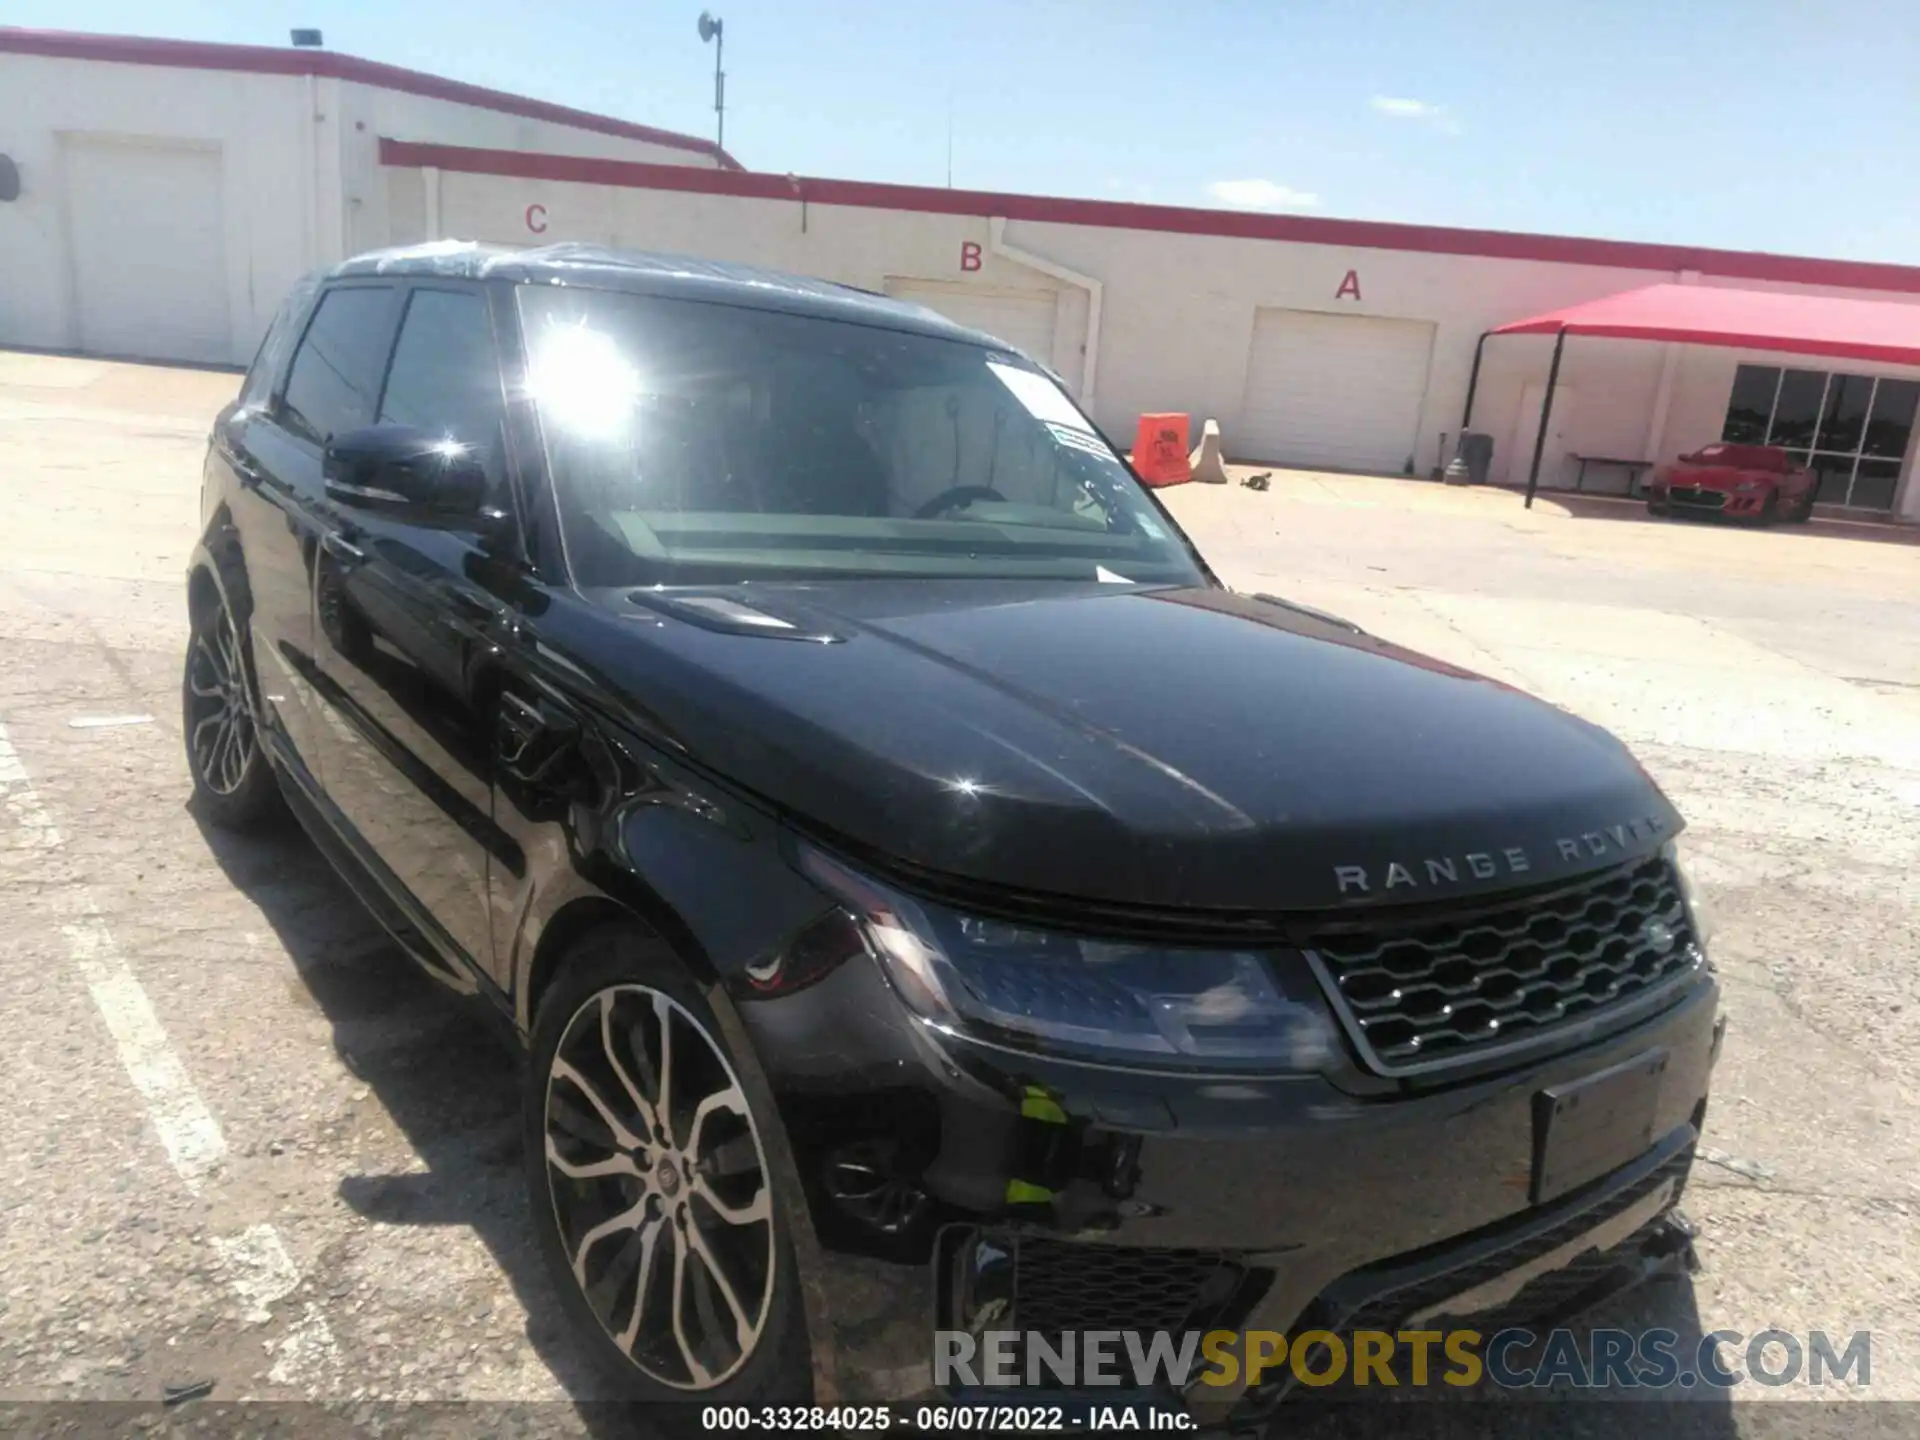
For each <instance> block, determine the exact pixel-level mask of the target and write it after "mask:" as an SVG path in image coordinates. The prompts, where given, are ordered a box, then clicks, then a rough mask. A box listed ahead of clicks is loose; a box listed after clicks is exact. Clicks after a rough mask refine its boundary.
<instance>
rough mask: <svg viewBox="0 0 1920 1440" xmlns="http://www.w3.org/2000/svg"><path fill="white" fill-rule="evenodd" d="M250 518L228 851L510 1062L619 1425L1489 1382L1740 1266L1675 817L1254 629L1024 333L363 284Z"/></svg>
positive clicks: (1415, 686)
mask: <svg viewBox="0 0 1920 1440" xmlns="http://www.w3.org/2000/svg"><path fill="white" fill-rule="evenodd" d="M203 509H204V519H205V528H204V534H203V537H202V540H201V543H200V545H199V546H198V548H197V550H196V552H195V555H194V557H193V561H192V567H191V571H190V576H189V587H188V589H189V604H190V607H191V615H192V639H191V642H190V649H189V653H188V656H187V662H186V674H185V679H184V686H183V703H184V706H185V721H186V734H187V737H188V751H189V761H190V766H191V771H192V776H193V783H194V788H195V792H196V799H197V802H198V804H199V805H200V807H201V808H202V811H203V813H205V814H206V815H208V816H209V817H210V818H211V819H212V820H214V821H215V822H216V823H220V824H223V825H227V826H232V827H236V828H244V827H246V826H249V825H253V824H257V823H260V822H263V821H267V820H269V819H270V818H272V817H273V816H274V815H275V814H277V813H280V812H283V811H284V810H288V809H290V810H291V811H292V812H293V813H294V815H296V816H297V817H298V819H299V821H300V822H301V824H302V825H303V826H304V827H305V829H306V830H307V831H308V832H310V834H311V836H312V837H313V839H314V841H315V842H316V843H317V844H318V846H319V847H320V848H321V849H322V850H323V851H324V852H325V853H326V855H327V856H328V857H329V859H330V860H331V861H332V862H333V863H334V864H335V865H336V866H337V867H338V868H339V870H340V872H341V873H342V875H344V876H345V877H346V879H347V881H348V882H349V883H350V884H351V885H352V887H353V888H354V890H355V891H356V892H357V893H358V894H359V896H360V897H361V898H362V899H363V900H364V902H365V903H366V905H367V906H368V908H369V909H370V910H371V911H372V912H373V914H374V915H376V916H377V917H378V918H379V920H380V922H381V923H382V924H383V925H384V926H385V927H386V928H387V929H388V930H389V931H390V932H391V933H392V935H393V936H394V938H395V939H396V941H397V942H398V943H399V946H400V947H401V948H402V949H403V950H404V951H405V952H406V953H407V954H408V955H409V956H410V957H411V958H412V959H413V960H414V961H416V962H417V963H418V964H419V965H421V966H422V967H424V968H425V969H426V970H427V971H428V972H429V973H431V974H432V975H434V976H435V977H437V978H438V979H440V980H441V981H443V982H444V983H445V984H446V985H447V986H449V987H450V988H451V989H453V990H455V991H457V992H460V993H462V994H464V995H467V996H470V997H473V998H474V999H475V1000H477V1001H478V1002H479V1003H481V1004H482V1005H484V1006H485V1007H487V1008H488V1009H490V1010H491V1011H492V1012H494V1013H496V1014H497V1015H498V1017H499V1018H501V1019H502V1020H503V1021H504V1022H506V1026H507V1028H508V1029H509V1030H510V1032H511V1034H512V1036H513V1037H514V1039H515V1041H516V1043H517V1045H518V1046H519V1047H520V1049H521V1050H522V1051H523V1053H524V1056H525V1062H526V1063H525V1068H524V1074H525V1130H526V1166H527V1181H528V1185H529V1187H530V1193H531V1199H532V1206H531V1208H532V1215H533V1222H534V1224H535V1225H536V1226H537V1227H538V1231H539V1240H540V1244H541V1246H542V1248H543V1250H544V1252H545V1254H546V1256H547V1257H548V1260H549V1261H550V1263H551V1267H552V1271H553V1275H554V1282H555V1284H556V1285H557V1286H558V1288H559V1290H560V1292H561V1295H562V1300H563V1304H564V1305H565V1307H566V1308H567V1310H568V1312H569V1314H570V1315H571V1317H572V1319H573V1320H574V1322H575V1323H576V1325H577V1328H578V1332H579V1339H580V1344H581V1345H582V1346H584V1347H585V1348H586V1349H588V1350H590V1351H591V1352H592V1353H593V1354H594V1355H595V1356H596V1357H597V1358H598V1359H599V1360H600V1361H601V1362H603V1364H604V1367H605V1369H606V1372H607V1374H608V1376H609V1377H610V1379H611V1381H612V1383H613V1384H614V1385H616V1386H617V1387H618V1388H619V1392H620V1393H622V1394H626V1395H631V1396H633V1397H635V1398H639V1399H652V1400H663V1401H672V1400H678V1401H692V1402H697V1403H699V1404H702V1405H739V1404H758V1403H762V1402H765V1403H787V1402H796V1401H798V1402H803V1403H804V1402H808V1401H810V1400H811V1401H818V1402H821V1403H831V1402H833V1401H835V1400H839V1401H847V1402H852V1401H857V1400H861V1399H878V1398H889V1397H897V1396H901V1395H906V1394H911V1393H913V1392H914V1391H915V1390H916V1389H918V1388H919V1387H921V1386H923V1385H925V1384H926V1383H927V1380H928V1375H929V1368H928V1367H929V1357H930V1355H931V1353H932V1348H933V1332H934V1331H935V1330H960V1331H966V1330H972V1331H975V1332H979V1331H982V1330H1021V1331H1038V1332H1047V1333H1058V1332H1061V1331H1082V1332H1084V1331H1091V1330H1136V1331H1138V1330H1148V1331H1158V1330H1171V1331H1179V1332H1186V1331H1192V1330H1210V1329H1215V1328H1221V1327H1224V1328H1229V1329H1242V1330H1251V1329H1263V1330H1273V1331H1281V1332H1292V1333H1298V1332H1300V1331H1301V1330H1302V1329H1303V1328H1326V1329H1330V1330H1333V1331H1335V1332H1338V1331H1339V1330H1341V1329H1342V1328H1343V1327H1344V1328H1349V1329H1359V1328H1378V1329H1387V1330H1391V1329H1394V1328H1396V1327H1397V1326H1400V1325H1402V1324H1406V1323H1410V1322H1413V1321H1415V1320H1427V1319H1431V1317H1448V1316H1451V1317H1456V1318H1458V1319H1460V1321H1461V1322H1462V1323H1470V1324H1473V1325H1476V1326H1479V1327H1480V1328H1482V1329H1490V1328H1493V1326H1494V1325H1495V1323H1496V1322H1497V1321H1498V1320H1499V1319H1501V1318H1502V1317H1515V1316H1520V1317H1525V1318H1530V1319H1535V1320H1539V1319H1542V1318H1544V1317H1546V1316H1549V1315H1556V1316H1557V1315H1560V1314H1563V1313H1566V1312H1567V1311H1568V1310H1569V1309H1571V1308H1577V1306H1578V1305H1580V1304H1581V1303H1583V1302H1586V1301H1590V1300H1592V1299H1593V1298H1595V1297H1596V1296H1598V1295H1601V1294H1604V1293H1607V1292H1609V1291H1611V1290H1612V1289H1615V1288H1618V1287H1619V1286H1621V1285H1623V1284H1625V1283H1627V1282H1629V1281H1631V1280H1632V1279H1634V1278H1636V1277H1638V1276H1641V1275H1644V1274H1646V1273H1648V1272H1649V1271H1650V1270H1651V1269H1654V1268H1658V1267H1661V1266H1665V1265H1670V1264H1673V1263H1675V1261H1676V1258H1679V1257H1683V1254H1684V1250H1685V1244H1684V1237H1685V1234H1686V1230H1685V1227H1684V1222H1683V1221H1681V1220H1679V1218H1678V1217H1677V1214H1676V1212H1675V1211H1674V1208H1673V1207H1674V1205H1675V1202H1676V1201H1677V1199H1678V1198H1679V1194H1680V1191H1681V1187H1682V1186H1683V1184H1684V1182H1685V1179H1686V1176H1687V1170H1688V1166H1689V1163H1690V1161H1691V1158H1692V1153H1693V1147H1694V1144H1695V1141H1696V1139H1697V1136H1698V1133H1699V1130H1700V1127H1701V1124H1702V1121H1703V1117H1704V1114H1705V1106H1706V1095H1707V1087H1708V1076H1709V1072H1710V1070H1711V1068H1712V1064H1713V1061H1714V1059H1715V1056H1716V1054H1717V1050H1718V1041H1719V1024H1718V1020H1717V1010H1718V987H1717V984H1716V981H1715V979H1714V977H1713V973H1712V970H1711V967H1710V965H1709V964H1708V962H1707V959H1706V956H1705V954H1704V951H1703V948H1702V936H1701V934H1700V932H1699V928H1698V920H1697V916H1696V912H1695V907H1694V902H1693V899H1692V897H1691V894H1690V891H1689V888H1688V882H1687V879H1686V876H1685V873H1684V872H1683V870H1682V868H1681V864H1680V859H1679V856H1678V854H1677V850H1676V844H1675V842H1676V835H1677V832H1678V830H1679V829H1680V825H1681V822H1680V819H1679V817H1678V816H1677V815H1676V814H1675V812H1674V810H1673V808H1672V807H1671V805H1670V804H1669V803H1668V801H1667V800H1666V798H1665V797H1664V796H1663V795H1662V794H1661V792H1660V791H1659V789H1658V788H1656V786H1655V785H1654V784H1653V782H1652V781H1651V780H1650V779H1649V778H1648V776H1647V775H1646V773H1645V772H1644V771H1643V770H1642V769H1641V767H1640V766H1639V765H1638V764H1637V763H1636V762H1635V761H1634V760H1633V758H1632V757H1631V756H1630V755H1629V754H1628V753H1627V752H1626V750H1625V749H1624V748H1622V746H1621V745H1620V744H1619V743H1617V742H1616V741H1615V740H1613V739H1612V738H1610V737H1609V736H1608V735H1606V734H1604V733H1603V732H1601V731H1600V730H1598V729H1596V728H1595V727H1594V726H1592V725H1589V724H1587V723H1586V722H1584V721H1582V720H1579V719H1576V718H1574V717H1572V716H1570V715H1568V714H1566V713H1564V712H1562V711H1560V710H1557V709H1555V708H1552V707H1550V706H1548V705H1545V704H1542V703H1540V702H1537V701H1535V700H1532V699H1529V698H1528V697H1526V696H1525V695H1522V694H1520V693H1518V692H1516V691H1515V690H1513V689H1511V688H1509V687H1507V686H1505V685H1502V684H1498V683H1495V682H1493V681H1489V680H1487V679H1484V678H1481V677H1479V676H1476V675H1473V674H1470V673H1467V672H1465V671H1462V670H1459V669H1456V668H1454V667H1452V666H1450V665H1446V664H1442V663H1440V662H1437V661H1435V660H1432V659H1429V658H1427V657H1424V656H1422V655H1418V654H1414V653H1411V652H1409V651H1406V650H1403V649H1400V648H1398V647H1396V646H1394V645H1391V644H1388V643H1386V642H1385V641H1382V640H1379V639H1376V638H1374V637H1372V636H1370V635H1368V634H1365V633H1363V632H1362V631H1360V630H1358V629H1356V628H1355V627H1353V626H1351V625H1348V624H1346V623H1343V622H1342V621H1339V620H1337V619H1334V618H1332V617H1330V616H1326V615H1323V614H1320V613H1319V612H1316V611H1313V610H1310V609H1307V608H1304V607H1301V606H1298V605H1294V604H1290V603H1288V602H1286V601H1284V600H1282V599H1278V598H1274V597H1270V596H1253V595H1242V594H1236V593H1234V592H1232V591H1229V590H1227V589H1226V588H1224V587H1223V586H1222V585H1221V584H1220V583H1219V581H1217V580H1216V579H1215V578H1214V577H1213V576H1212V574H1210V573H1209V571H1208V569H1207V567H1206V565H1205V564H1204V562H1203V561H1202V560H1201V558H1200V557H1199V556H1198V555H1197V554H1196V553H1195V551H1194V550H1193V548H1192V546H1191V545H1190V544H1189V543H1188V542H1187V541H1186V539H1185V538H1184V537H1183V536H1182V535H1181V533H1180V531H1179V529H1178V528H1177V527H1176V526H1175V525H1174V523H1173V521H1172V520H1171V519H1170V518H1169V517H1168V515H1167V514H1166V512H1165V511H1164V510H1163V509H1162V508H1161V507H1160V506H1159V504H1158V503H1157V502H1156V500H1155V499H1154V497H1153V496H1152V495H1151V494H1150V493H1149V492H1148V491H1146V490H1145V489H1144V488H1143V487H1142V486H1141V485H1140V484H1139V483H1138V481H1137V480H1136V479H1135V478H1134V476H1133V475H1132V473H1131V472H1130V471H1129V469H1128V467H1127V465H1126V464H1125V463H1124V461H1123V460H1122V459H1121V457H1120V456H1119V455H1118V454H1116V453H1115V450H1114V449H1113V447H1112V446H1111V445H1110V444H1109V443H1108V442H1107V440H1106V439H1104V438H1103V437H1102V435H1101V434H1100V432H1099V431H1098V430H1097V429H1096V428H1095V427H1094V425H1093V424H1092V423H1091V422H1090V421H1089V420H1088V419H1087V418H1086V417H1085V416H1084V415H1083V414H1082V413H1081V412H1080V410H1079V409H1078V408H1077V407H1076V405H1075V404H1074V402H1073V401H1072V400H1071V399H1070V398H1069V397H1068V395H1067V393H1066V392H1065V390H1064V389H1063V388H1062V386H1061V384H1060V383H1059V382H1058V381H1057V380H1056V378H1055V377H1054V376H1053V375H1051V374H1050V373H1049V372H1047V371H1046V370H1045V369H1044V368H1042V367H1040V366H1038V365H1036V364H1034V363H1033V362H1032V361H1031V360H1029V359H1027V358H1026V357H1024V356H1022V355H1020V354H1018V353H1015V352H1013V351H1011V350H1009V349H1007V348H1006V347H1005V346H1003V345H1001V344H1000V343H999V342H997V341H995V340H993V339H992V338H991V337H989V336H986V335H982V334H978V333H975V332H972V331H968V330H964V329H961V328H959V327H957V326H955V325H953V324H951V323H949V322H947V321H945V320H943V319H941V318H939V317H938V316H935V315H933V314H931V313H929V312H928V311H926V310H923V309H920V308H918V307H914V306H910V305H905V304H900V303H896V302H893V301H889V300H886V299H883V298H881V297H877V296H874V295H869V294H866V293H864V292H861V291H856V290H852V289H847V288H843V287H840V286H836V285H831V284H826V283H822V282H816V281H811V280H804V279H796V278H792V277H787V276H782V275H774V274H768V273H764V272H759V271H752V270H746V269H741V268H736V267H727V266H720V265H715V264H710V263H707V262H703V261H696V260H688V259H681V258H663V257H649V256H643V255H633V254H623V253H614V252H606V251H600V250H592V249H586V248H581V247H574V246H556V247H552V248H549V249H545V250H536V251H531V252H519V253H513V252H505V251H494V250H489V249H485V248H481V247H475V246H469V245H457V244H441V245H433V246H427V247H422V248H418V249H413V250H406V251H390V252H384V253H381V254H376V255H370V256H365V257H362V258H359V259H355V260H352V261H349V262H347V263H345V264H343V265H340V266H338V267H336V268H334V269H332V270H330V271H327V272H326V273H324V274H321V275H316V276H313V277H311V278H309V279H308V280H306V281H304V282H303V283H302V284H300V285H299V286H298V287H297V288H296V290H295V292H294V293H293V294H292V295H291V296H290V297H289V299H288V300H287V302H286V304H285V306H284V308H283V309H282V311H281V313H280V315H279V318H278V319H277V320H276V322H275V323H274V325H273V327H272V329H271V331H270V333H269V334H268V336H267V338H266V341H265V343H264V345H263V347H262V349H261V351H260V354H259V356H258V358H257V359H256V361H255V363H254V365H253V367H252V370H251V372H250V373H249V374H248V376H247V378H246V381H245V384H244V386H243V388H242V390H241V393H240V395H239V397H238V399H237V400H236V401H235V402H234V404H233V405H231V406H230V407H228V408H227V409H226V410H225V411H224V412H222V414H221V415H220V416H219V418H218V421H217V422H216V425H215V428H214V432H213V436H212V441H211V446H210V450H209V454H208V458H207V465H206V475H205V483H204V502H203ZM1274 1373H1275V1375H1276V1376H1277V1375H1278V1374H1279V1372H1274ZM1201 1390H1205V1391H1206V1393H1204V1394H1203V1393H1201ZM1280 1398H1281V1395H1280V1388H1279V1386H1278V1385H1274V1384H1261V1385H1258V1386H1256V1387H1254V1388H1253V1389H1251V1390H1249V1389H1247V1388H1246V1387H1244V1385H1243V1386H1241V1387H1240V1388H1239V1389H1237V1390H1236V1389H1234V1388H1233V1387H1227V1388H1225V1389H1223V1390H1212V1389H1207V1387H1200V1389H1199V1390H1195V1391H1192V1392H1190V1393H1189V1394H1188V1395H1187V1396H1186V1398H1185V1400H1184V1401H1180V1400H1179V1398H1178V1397H1173V1403H1186V1404H1189V1405H1190V1406H1192V1407H1193V1408H1194V1409H1195V1411H1196V1413H1197V1414H1198V1415H1199V1417H1200V1418H1201V1419H1203V1420H1215V1421H1223V1422H1225V1423H1229V1424H1233V1423H1238V1422H1239V1421H1241V1420H1245V1419H1249V1418H1255V1417H1258V1416H1259V1415H1260V1414H1262V1413H1264V1412H1265V1410H1266V1409H1267V1408H1268V1407H1270V1406H1271V1405H1272V1404H1274V1403H1275V1402H1276V1401H1277V1400H1278V1399H1280Z"/></svg>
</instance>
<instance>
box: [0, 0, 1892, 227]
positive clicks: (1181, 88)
mask: <svg viewBox="0 0 1920 1440" xmlns="http://www.w3.org/2000/svg"><path fill="white" fill-rule="evenodd" d="M703 4H709V5H711V7H712V8H713V9H714V10H715V11H716V13H718V14H719V15H720V16H721V17H722V18H723V19H724V20H725V22H726V38H727V49H726V62H727V101H728V107H727V147H728V149H730V150H731V151H732V152H733V153H734V154H735V155H736V156H738V157H739V158H740V160H741V161H742V162H743V163H745V164H746V165H747V166H748V167H749V168H752V169H765V170H775V171H783V172H784V171H792V172H796V173H799V174H812V175H834V176H844V177H849V178H855V179H866V180H888V181H900V182H907V183H915V184H930V185H943V184H945V183H946V182H947V161H948V115H949V109H950V108H951V114H952V129H953V146H952V156H953V183H954V184H956V185H959V186H963V187H968V188H977V189H994V190H1014V191H1024V192H1029V193H1036V194H1059V195H1081V196H1092V197H1095V198H1104V199H1116V200H1149V201H1155V202H1161V203H1167V204H1181V205H1215V206H1222V205H1226V206H1245V207H1252V208H1264V209H1282V210H1291V211H1298V212H1301V213H1309V214H1320V215H1332V216H1342V217H1352V218H1359V219H1377V220H1402V221H1410V222H1415V223H1425V224H1438V225H1469V226H1481V227H1487V228H1493V229H1507V230H1538V231H1547V232H1552V233H1559V234H1574V235H1596V236H1606V237H1612V238H1619V239H1633V240H1654V241H1669V242H1676V243H1692V244H1701V245H1717V246H1727V247H1732V248H1737V249H1754V250H1774V251H1783V252H1790V253H1802V254H1814V255H1830V256H1843V257H1847V258H1853V259H1869V260H1893V261H1903V262H1906V263H1920V160H1917V159H1916V156H1917V155H1920V84H1917V83H1915V81H1914V78H1913V77H1914V76H1915V75H1916V74H1920V25H1916V24H1915V23H1913V17H1914V11H1913V9H1912V4H1911V0H1855V3H1853V4H1848V5H1818V4H1815V3H1813V0H1687V3H1683V4H1673V3H1670V0H1588V3H1570V0H1481V3H1463V0H1462V3H1455V0H1430V3H1419V0H1405V3H1372V0H1233V3H1229V0H1179V3H1174V0H968V3H958V0H891V3H879V0H673V3H661V0H619V3H615V0H553V3H549V4H546V5H542V6H531V5H516V4H512V3H509V0H459V3H457V4H456V3H452V0H411V3H405V4H401V3H394V0H380V3H374V0H252V3H244V4H243V3H237V0H138V3H136V0H90V3H87V4H82V5H75V4H72V3H71V0H67V3H59V0H13V3H12V4H10V5H9V6H8V7H7V15H6V19H7V22H8V23H10V24H16V25H27V26H41V27H47V28H58V29H74V28H79V29H88V30H98V31H110V32H117V33H133V34H164V35H171V36H178V37H182V38H189V39H201V40H226V41H244V42H252V43H264V44H284V43H285V41H286V34H287V30H288V29H289V27H291V26H294V25H311V26H318V27H320V28H321V29H323V30H324V31H325V34H326V40H327V44H328V46H329V48H332V49H336V50H343V51H348V52H351V53H353V54H357V55H363V56H366V57H369V58H371V59H377V60H384V61H388V62H390V63H393V64H398V65H406V66H410V67H413V68H416V69H422V70H428V71H432V72H434V73H437V74H443V75H448V76H452V77H454V78H457V79H462V80H470V81H474V82H477V83H479V84H484V85H491V86H495V87H498V88H500V89H505V90H513V91H518V92H521V93H524V94H529V95H536V96H540V97H543V98H546V99H551V100H557V101H561V102H564V103H567V104H572V105H577V106H579V107H581V108H583V109H588V110H599V111H605V112H607V113H610V114H615V115H621V116H625V117H627V118H629V119H633V120H639V121H643V122H645V123H649V124H654V125H661V126H665V127H667V128H670V129H676V130H685V131H690V132H694V133H698V134H703V135H710V134H712V125H713V111H712V103H713V88H712V87H713V76H712V67H713V52H712V49H711V47H709V46H705V45H702V44H701V43H700V39H699V37H698V35H697V34H696V33H695V18H696V17H697V15H698V14H699V12H700V9H701V8H702V5H703Z"/></svg>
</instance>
